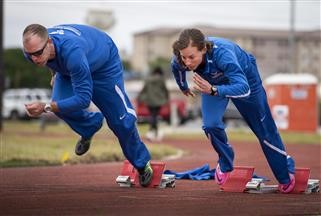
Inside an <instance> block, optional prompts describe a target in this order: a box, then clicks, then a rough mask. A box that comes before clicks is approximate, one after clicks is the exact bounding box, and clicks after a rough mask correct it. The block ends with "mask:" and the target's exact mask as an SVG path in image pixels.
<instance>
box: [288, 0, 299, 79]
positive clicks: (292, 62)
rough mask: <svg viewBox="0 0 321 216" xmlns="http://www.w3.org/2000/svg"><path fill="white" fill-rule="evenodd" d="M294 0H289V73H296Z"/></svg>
mask: <svg viewBox="0 0 321 216" xmlns="http://www.w3.org/2000/svg"><path fill="white" fill-rule="evenodd" d="M295 1H296V0H290V31H289V69H290V73H297V67H296V66H297V64H296V49H295Z"/></svg>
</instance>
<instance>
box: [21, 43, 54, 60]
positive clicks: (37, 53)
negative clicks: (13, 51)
mask: <svg viewBox="0 0 321 216" xmlns="http://www.w3.org/2000/svg"><path fill="white" fill-rule="evenodd" d="M47 43H48V40H47V42H46V43H45V45H44V46H43V47H42V48H41V49H40V50H38V51H35V52H32V53H29V52H26V51H24V52H25V53H26V54H27V55H28V56H30V57H31V56H36V57H39V56H41V55H42V53H43V51H44V50H45V48H46V46H47Z"/></svg>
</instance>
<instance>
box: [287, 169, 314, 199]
mask: <svg viewBox="0 0 321 216" xmlns="http://www.w3.org/2000/svg"><path fill="white" fill-rule="evenodd" d="M294 176H295V186H294V189H293V191H292V192H291V193H296V194H297V193H304V192H305V191H306V189H307V187H308V180H309V178H310V169H309V168H296V169H295V175H294Z"/></svg>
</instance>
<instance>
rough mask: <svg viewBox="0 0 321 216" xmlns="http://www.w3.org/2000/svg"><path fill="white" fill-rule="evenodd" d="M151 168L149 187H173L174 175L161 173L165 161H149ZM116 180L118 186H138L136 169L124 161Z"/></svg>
mask: <svg viewBox="0 0 321 216" xmlns="http://www.w3.org/2000/svg"><path fill="white" fill-rule="evenodd" d="M151 166H152V169H153V178H152V181H151V183H150V185H149V186H148V187H149V188H156V187H158V188H166V187H171V188H174V187H175V175H166V174H163V172H164V170H165V163H162V162H153V161H151ZM116 182H117V183H118V184H119V186H120V187H140V185H139V176H138V171H137V170H136V169H135V168H134V166H133V165H132V164H131V163H130V162H129V161H128V160H126V161H124V164H123V167H122V169H121V172H120V176H118V177H117V178H116Z"/></svg>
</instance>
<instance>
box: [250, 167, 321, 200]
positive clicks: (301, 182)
mask: <svg viewBox="0 0 321 216" xmlns="http://www.w3.org/2000/svg"><path fill="white" fill-rule="evenodd" d="M309 178H310V169H309V168H296V169H295V186H294V189H293V191H292V192H291V193H292V194H302V193H304V194H310V193H319V192H320V180H318V179H309ZM244 192H247V193H277V192H279V190H278V185H267V184H265V182H264V180H263V179H260V178H252V179H251V181H249V182H248V183H247V184H246V190H245V191H244Z"/></svg>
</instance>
